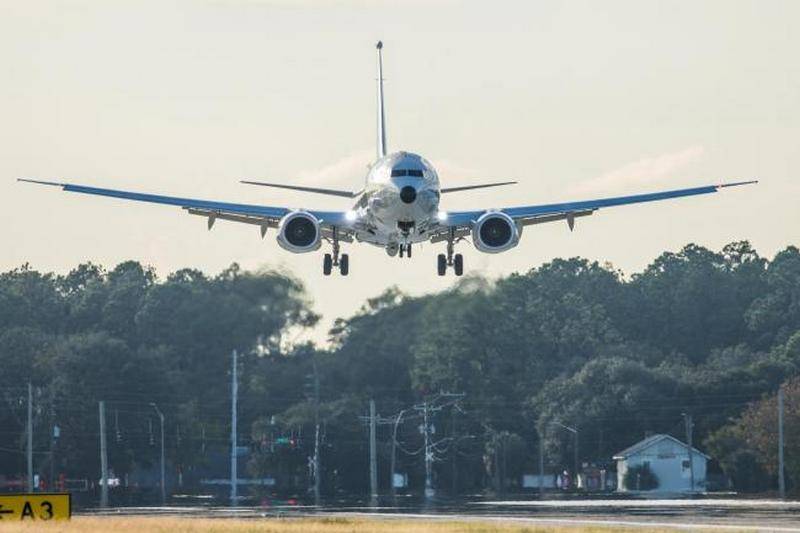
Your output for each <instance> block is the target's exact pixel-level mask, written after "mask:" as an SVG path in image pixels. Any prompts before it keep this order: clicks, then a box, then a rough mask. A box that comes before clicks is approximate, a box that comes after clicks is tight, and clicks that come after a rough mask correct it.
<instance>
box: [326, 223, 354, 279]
mask: <svg viewBox="0 0 800 533" xmlns="http://www.w3.org/2000/svg"><path fill="white" fill-rule="evenodd" d="M333 267H338V268H339V273H340V274H341V275H342V276H346V275H347V274H349V273H350V256H349V255H347V254H341V256H340V255H339V236H338V235H337V234H336V228H333V255H331V254H325V257H323V258H322V273H323V274H324V275H326V276H330V275H331V272H333Z"/></svg>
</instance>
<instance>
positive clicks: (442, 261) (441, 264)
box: [436, 254, 447, 276]
mask: <svg viewBox="0 0 800 533" xmlns="http://www.w3.org/2000/svg"><path fill="white" fill-rule="evenodd" d="M436 272H437V273H438V274H439V275H440V276H444V274H445V272H447V257H445V255H444V254H439V255H438V256H436Z"/></svg>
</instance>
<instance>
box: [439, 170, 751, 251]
mask: <svg viewBox="0 0 800 533" xmlns="http://www.w3.org/2000/svg"><path fill="white" fill-rule="evenodd" d="M752 183H758V182H757V181H742V182H736V183H723V184H719V185H707V186H704V187H692V188H689V189H676V190H671V191H661V192H653V193H645V194H634V195H629V196H615V197H611V198H597V199H594V200H580V201H577V202H563V203H555V204H540V205H526V206H520V207H506V208H502V209H498V210H496V211H499V212H502V213H504V214H506V215H508V216H509V217H511V218H512V219H513V220H514V222H516V223H517V224H519V225H521V226H528V225H531V224H542V223H545V222H554V221H557V220H566V221H567V224H568V225H569V227H570V229H572V227H573V226H574V224H575V219H576V218H578V217H584V216H589V215H591V214H592V213H594V212H595V211H597V210H598V209H602V208H605V207H615V206H619V205H629V204H638V203H644V202H657V201H660V200H669V199H672V198H682V197H686V196H697V195H701V194H711V193H715V192H717V191H719V190H720V189H723V188H726V187H738V186H740V185H750V184H752ZM487 211H489V210H486V209H482V210H474V211H453V212H449V213H447V217H446V219H445V220H443V221H442V222H440V223H439V225H438V227H437V228H436V229H434V230H433V231H431V232H430V235H431V242H439V241H443V240H446V239H447V238H448V236H456V237H461V236H464V235H467V234H469V232H470V231H471V229H472V226H473V225H474V224H475V222H476V221H477V220H478V218H479V217H480V216H481V215H483V214H484V213H486V212H487Z"/></svg>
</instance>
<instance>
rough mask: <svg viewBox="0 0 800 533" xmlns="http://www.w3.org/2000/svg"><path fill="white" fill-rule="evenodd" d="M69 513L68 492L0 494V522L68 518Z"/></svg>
mask: <svg viewBox="0 0 800 533" xmlns="http://www.w3.org/2000/svg"><path fill="white" fill-rule="evenodd" d="M71 515H72V499H71V498H70V495H69V493H63V492H62V493H56V492H37V493H33V494H0V524H2V523H3V522H14V521H16V522H19V521H20V520H22V521H28V520H30V521H33V522H38V521H40V520H69V518H70V516H71Z"/></svg>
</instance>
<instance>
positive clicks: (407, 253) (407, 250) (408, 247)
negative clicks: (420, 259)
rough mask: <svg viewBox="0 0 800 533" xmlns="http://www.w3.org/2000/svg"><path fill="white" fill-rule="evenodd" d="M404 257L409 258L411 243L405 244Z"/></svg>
mask: <svg viewBox="0 0 800 533" xmlns="http://www.w3.org/2000/svg"><path fill="white" fill-rule="evenodd" d="M406 257H408V258H409V259H411V245H410V244H408V245H406Z"/></svg>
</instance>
